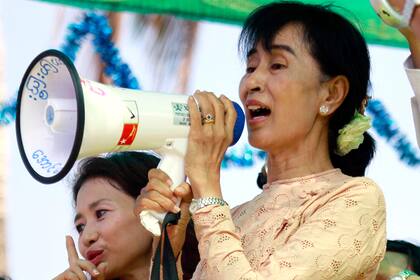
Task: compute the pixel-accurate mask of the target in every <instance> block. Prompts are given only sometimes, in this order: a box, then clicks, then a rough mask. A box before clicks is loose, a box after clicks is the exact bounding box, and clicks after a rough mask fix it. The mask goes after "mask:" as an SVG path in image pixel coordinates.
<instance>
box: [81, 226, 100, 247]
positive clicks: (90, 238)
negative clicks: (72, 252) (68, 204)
mask: <svg viewBox="0 0 420 280" xmlns="http://www.w3.org/2000/svg"><path fill="white" fill-rule="evenodd" d="M80 238H81V239H82V243H83V245H84V246H86V247H89V246H90V245H92V244H93V243H95V242H96V241H97V240H98V238H99V231H98V230H97V228H96V227H95V226H94V225H89V226H88V225H85V228H84V230H83V232H82V234H81V236H80Z"/></svg>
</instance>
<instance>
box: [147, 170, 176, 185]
mask: <svg viewBox="0 0 420 280" xmlns="http://www.w3.org/2000/svg"><path fill="white" fill-rule="evenodd" d="M147 175H148V178H149V181H150V180H152V179H157V180H160V181H162V182H166V184H167V185H169V186H172V184H173V183H172V180H171V178H169V176H168V174H166V173H165V172H163V171H162V170H160V169H157V168H153V169H150V170H149V172H148V173H147Z"/></svg>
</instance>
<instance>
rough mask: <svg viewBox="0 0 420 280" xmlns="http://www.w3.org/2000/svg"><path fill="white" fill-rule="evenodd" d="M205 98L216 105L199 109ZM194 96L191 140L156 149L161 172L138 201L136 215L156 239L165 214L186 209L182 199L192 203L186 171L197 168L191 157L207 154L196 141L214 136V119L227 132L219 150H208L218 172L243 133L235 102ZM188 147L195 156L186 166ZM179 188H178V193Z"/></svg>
mask: <svg viewBox="0 0 420 280" xmlns="http://www.w3.org/2000/svg"><path fill="white" fill-rule="evenodd" d="M206 95H207V96H211V97H210V99H211V100H212V101H213V104H212V105H210V104H211V103H210V102H203V104H200V105H201V106H199V102H198V100H200V98H201V99H204V98H206ZM195 96H196V97H194V96H193V97H192V98H190V100H189V101H188V105H189V111H190V115H191V116H190V117H191V118H190V119H191V129H190V134H189V139H176V140H174V141H173V142H172V143H170V145H168V146H165V147H163V148H162V149H159V150H157V152H158V153H159V154H160V155H161V156H162V159H161V162H160V164H159V166H158V169H160V170H161V171H159V170H153V171H151V172H150V174H149V180H150V181H149V184H148V186H147V187H146V188H145V189H144V191H143V192H142V194H141V195H140V197H139V198H138V199H137V207H136V213H137V214H139V215H140V219H141V223H142V224H143V226H144V227H145V228H146V229H147V230H149V231H150V232H152V233H153V234H154V235H155V236H160V234H161V228H160V223H161V222H162V221H163V219H164V217H165V215H166V212H173V213H176V212H178V211H179V210H180V208H184V207H183V205H184V204H181V199H183V202H185V203H186V204H189V202H190V201H191V192H190V190H189V185H188V184H187V183H185V168H186V169H187V176H190V174H188V173H194V172H195V171H194V170H195V169H196V168H194V164H191V163H194V160H191V158H196V157H197V156H201V155H202V154H204V153H206V151H205V150H206V147H205V145H201V147H199V146H200V145H197V142H204V141H201V138H206V137H207V136H209V134H212V132H213V127H214V125H216V124H215V122H216V121H215V118H217V119H218V120H219V121H218V123H217V125H218V126H220V127H219V128H218V129H219V131H226V133H225V135H224V136H223V137H221V138H220V139H219V140H220V141H219V142H220V145H216V146H217V147H218V148H217V151H215V150H212V151H208V153H212V154H213V155H214V156H215V157H216V158H217V160H215V162H216V165H218V167H217V168H218V169H219V170H220V165H221V161H222V160H223V155H224V153H225V151H226V149H227V147H228V146H229V144H234V143H236V142H237V140H238V139H239V137H240V135H241V133H242V129H243V125H244V114H243V111H242V109H241V108H240V107H239V105H238V104H236V103H234V104H233V105H231V104H232V103H230V101H228V99H227V98H226V97H221V98H220V99H218V98H216V97H215V96H214V94H212V93H203V92H196V94H195ZM215 100H218V101H215ZM220 100H223V101H220ZM229 104H230V105H229ZM229 106H230V107H229ZM215 107H218V108H215ZM228 107H229V108H228ZM217 111H218V113H217ZM230 111H232V112H230ZM235 111H236V112H235ZM200 115H201V116H200ZM225 115H226V116H227V117H226V119H228V118H230V121H229V122H227V121H226V122H225V120H224V119H225ZM197 116H198V117H197ZM236 116H238V117H236ZM220 119H221V120H220ZM238 119H239V121H238ZM235 121H236V122H235ZM216 130H217V129H216V128H214V131H216ZM238 131H239V132H238ZM210 132H211V133H210ZM238 134H239V135H238ZM200 135H201V136H200ZM191 138H194V139H191ZM197 138H198V139H197ZM188 145H191V147H190V149H189V154H191V153H195V154H194V155H189V158H190V160H189V164H188V163H187V166H185V160H184V157H185V155H186V153H187V148H188V147H187V146H188ZM197 147H199V148H198V149H200V148H201V149H204V150H203V151H201V152H200V151H198V152H197ZM194 149H195V151H193V152H191V150H194ZM209 157H211V156H209ZM187 160H188V159H187ZM188 170H189V171H188ZM162 171H163V172H162ZM193 176H194V177H195V178H197V177H203V176H206V175H205V174H201V175H198V176H197V175H196V174H194V175H193ZM218 178H219V177H218ZM177 187H179V188H178V189H177V190H176V188H177ZM180 206H181V207H180ZM186 209H187V208H185V210H184V211H183V212H187V213H188V211H187V210H186ZM182 214H185V213H182ZM181 216H182V217H181V220H184V218H185V215H181ZM188 219H189V215H188V217H187V218H186V220H187V221H188ZM180 223H182V224H184V223H183V222H182V221H180Z"/></svg>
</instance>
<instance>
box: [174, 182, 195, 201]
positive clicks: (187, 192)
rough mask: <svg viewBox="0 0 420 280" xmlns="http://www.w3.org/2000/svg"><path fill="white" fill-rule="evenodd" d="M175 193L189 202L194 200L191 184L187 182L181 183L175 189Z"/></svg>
mask: <svg viewBox="0 0 420 280" xmlns="http://www.w3.org/2000/svg"><path fill="white" fill-rule="evenodd" d="M174 194H175V195H176V196H177V197H180V198H182V200H183V201H185V202H187V203H189V202H191V200H192V195H193V194H192V191H191V186H190V184H188V183H187V182H183V183H181V184H180V185H179V186H178V187H176V188H175V189H174Z"/></svg>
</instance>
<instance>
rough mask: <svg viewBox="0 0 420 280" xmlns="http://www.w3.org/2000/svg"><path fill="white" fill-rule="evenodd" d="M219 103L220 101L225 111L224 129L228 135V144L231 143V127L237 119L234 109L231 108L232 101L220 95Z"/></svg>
mask: <svg viewBox="0 0 420 280" xmlns="http://www.w3.org/2000/svg"><path fill="white" fill-rule="evenodd" d="M220 101H222V103H223V106H224V109H225V119H224V121H225V127H226V132H227V133H228V135H229V144H231V143H232V140H233V127H234V126H235V123H236V118H237V112H236V110H235V107H234V106H233V103H232V101H231V100H230V99H229V98H227V97H226V96H224V95H222V96H221V97H220Z"/></svg>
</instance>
